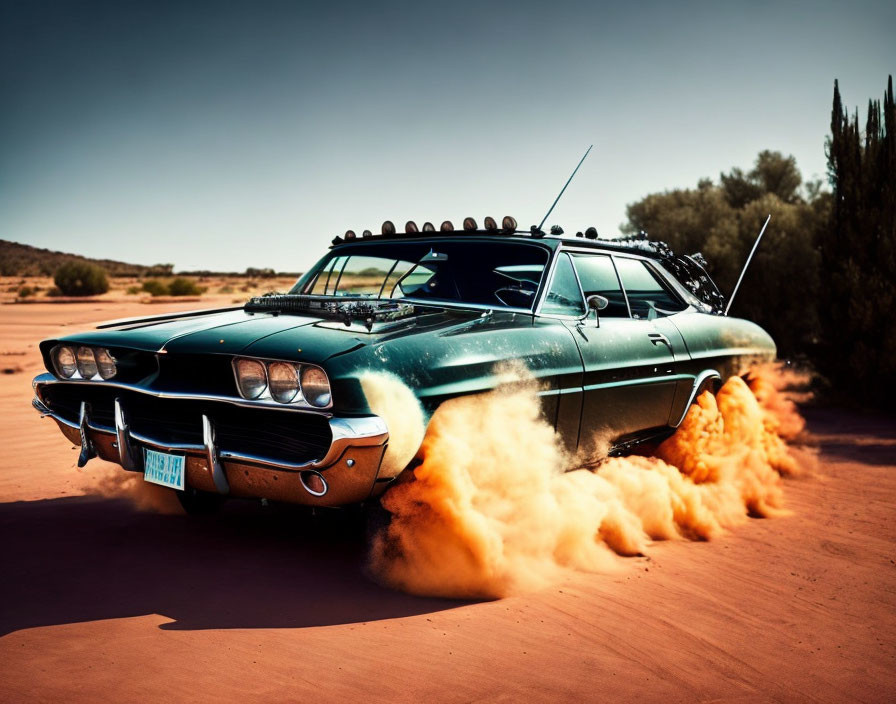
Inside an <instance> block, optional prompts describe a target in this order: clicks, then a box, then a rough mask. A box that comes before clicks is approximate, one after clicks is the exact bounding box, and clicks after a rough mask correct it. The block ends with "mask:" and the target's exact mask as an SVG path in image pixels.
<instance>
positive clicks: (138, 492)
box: [84, 465, 184, 515]
mask: <svg viewBox="0 0 896 704" xmlns="http://www.w3.org/2000/svg"><path fill="white" fill-rule="evenodd" d="M84 475H85V476H89V477H90V487H89V491H90V492H92V493H97V494H99V495H100V496H103V497H105V498H121V499H127V500H128V501H130V502H131V503H132V504H133V505H134V508H136V509H137V510H138V511H148V512H153V513H162V514H169V515H176V514H182V513H183V512H184V510H183V508H181V505H180V502H179V501H178V500H177V496H176V495H175V493H174V492H173V491H172V490H171V489H168V488H166V487H164V486H159V485H158V484H152V483H150V482H147V481H144V480H143V474H142V473H140V472H126V471H124V470H122V469H121V467H118V466H117V465H106V466H103V467H102V468H97V469H96V470H91V471H89V472H84Z"/></svg>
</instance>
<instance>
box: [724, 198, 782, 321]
mask: <svg viewBox="0 0 896 704" xmlns="http://www.w3.org/2000/svg"><path fill="white" fill-rule="evenodd" d="M771 219H772V215H771V213H769V215H768V217H767V218H766V219H765V224H764V225H763V226H762V229H761V230H760V231H759V237H757V238H756V241H755V242H754V243H753V249H751V250H750V256H749V257H747V263H746V264H744V268H743V269H741V270H740V276H738V277H737V283H736V284H734V290H733V291H732V292H731V298H729V299H728V305H727V306H725V315H728V311H729V310H731V304H732V303H734V297H735V296H736V295H737V289H738V288H740V282H741V281H743V278H744V274H746V273H747V267H748V266H750V260H751V259H752V258H753V254H755V253H756V248H757V247H758V246H759V240H761V239H762V235H763V234H765V228H766V227H768V221H769V220H771Z"/></svg>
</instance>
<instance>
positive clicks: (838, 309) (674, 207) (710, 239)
mask: <svg viewBox="0 0 896 704" xmlns="http://www.w3.org/2000/svg"><path fill="white" fill-rule="evenodd" d="M825 146H826V155H827V161H828V174H827V176H828V178H827V184H825V183H824V182H822V181H809V182H805V181H804V180H803V178H802V175H801V174H800V171H799V169H798V168H797V164H796V160H795V159H794V158H793V157H792V156H785V155H783V154H781V153H779V152H773V151H763V152H761V153H760V154H759V155H758V157H757V158H756V161H755V163H754V165H753V168H752V169H750V170H749V171H747V172H744V171H742V170H741V169H739V168H733V169H731V171H729V172H727V173H722V174H720V176H719V179H718V181H712V180H710V179H703V180H701V181H699V182H698V183H697V186H696V187H695V188H681V189H674V190H669V191H665V192H663V193H654V194H651V195H648V196H646V197H645V198H643V199H641V200H639V201H637V202H635V203H632V204H631V205H629V206H628V208H627V217H628V222H626V223H625V224H624V225H623V227H622V231H623V233H625V234H636V233H639V232H646V233H648V234H649V236H650V237H651V238H652V239H659V240H664V241H666V242H668V243H669V244H670V246H671V247H672V248H673V249H674V250H675V251H676V252H679V253H692V252H697V251H700V252H702V253H703V254H704V255H706V258H707V260H708V261H709V263H710V267H711V270H710V273H711V274H712V276H713V278H714V279H715V281H716V283H717V284H718V285H719V288H720V289H721V290H722V292H723V293H725V294H730V293H731V291H732V290H733V288H734V285H735V283H736V281H737V277H738V275H739V273H740V270H741V268H742V267H743V264H744V262H745V261H746V258H747V256H748V254H749V251H750V248H751V247H752V245H753V242H754V240H755V238H756V236H757V235H758V233H759V229H760V227H761V225H762V223H763V221H764V220H765V217H766V215H767V214H769V213H770V214H771V216H772V221H771V223H770V225H769V228H768V230H767V231H766V234H765V236H764V238H763V240H762V243H761V245H760V247H759V249H758V250H757V253H756V255H755V257H754V259H753V262H752V264H751V265H750V268H749V270H748V271H747V273H746V275H745V277H744V280H743V282H742V283H741V287H740V290H739V291H738V295H737V298H736V299H735V302H734V304H733V306H732V309H731V314H732V315H737V316H740V317H745V318H749V319H751V320H755V321H756V322H757V323H759V324H760V325H762V326H763V327H764V328H765V329H766V330H768V331H769V333H771V335H772V336H773V337H774V338H775V341H776V342H777V344H778V353H779V356H781V357H785V358H791V359H797V360H802V361H808V362H810V363H811V364H813V366H814V367H815V368H816V369H817V370H818V371H819V372H820V373H821V374H822V376H823V378H824V379H825V380H827V382H828V384H829V390H830V391H831V392H833V393H836V394H837V395H840V396H845V397H848V398H850V399H852V400H854V401H856V402H861V403H873V404H875V405H879V406H884V407H889V408H894V407H896V398H894V397H896V353H894V352H896V324H894V321H893V315H894V312H896V300H894V299H896V294H894V287H896V106H894V101H893V79H892V76H891V77H890V78H889V81H888V83H887V89H886V92H885V93H884V96H883V100H882V101H880V100H871V101H869V103H868V110H867V116H866V119H865V124H864V129H863V128H862V126H861V124H860V121H859V115H858V111H857V110H856V111H855V112H854V113H853V115H852V116H850V115H849V113H848V112H847V110H846V109H845V108H844V106H843V104H842V101H841V98H840V90H839V85H838V83H837V82H836V81H835V82H834V98H833V108H832V119H831V134H830V135H829V136H828V138H827V140H826V145H825ZM826 186H827V187H826Z"/></svg>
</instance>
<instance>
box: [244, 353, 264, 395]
mask: <svg viewBox="0 0 896 704" xmlns="http://www.w3.org/2000/svg"><path fill="white" fill-rule="evenodd" d="M236 381H237V385H238V386H239V387H240V394H242V396H243V398H248V399H253V398H258V397H259V396H261V394H263V393H264V390H265V389H266V388H267V385H268V379H267V375H266V374H265V371H264V365H263V364H262V363H261V362H259V361H258V360H255V359H238V360H237V362H236Z"/></svg>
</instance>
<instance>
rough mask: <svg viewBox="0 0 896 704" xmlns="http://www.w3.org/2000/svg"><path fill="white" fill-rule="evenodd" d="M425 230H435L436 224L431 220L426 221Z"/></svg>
mask: <svg viewBox="0 0 896 704" xmlns="http://www.w3.org/2000/svg"><path fill="white" fill-rule="evenodd" d="M423 231H424V232H435V231H436V226H435V225H433V224H432V223H431V222H425V223H423Z"/></svg>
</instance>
